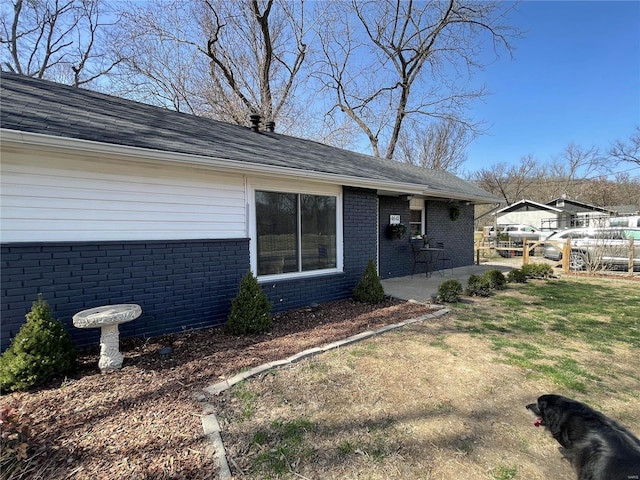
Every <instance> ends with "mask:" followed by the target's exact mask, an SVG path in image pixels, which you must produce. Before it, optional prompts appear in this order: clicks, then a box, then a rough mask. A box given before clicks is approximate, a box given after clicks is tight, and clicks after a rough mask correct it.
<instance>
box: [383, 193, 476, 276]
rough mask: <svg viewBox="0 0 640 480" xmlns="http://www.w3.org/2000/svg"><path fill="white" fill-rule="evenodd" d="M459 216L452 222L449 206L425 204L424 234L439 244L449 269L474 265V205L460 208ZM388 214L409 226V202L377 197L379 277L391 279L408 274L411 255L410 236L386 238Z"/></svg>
mask: <svg viewBox="0 0 640 480" xmlns="http://www.w3.org/2000/svg"><path fill="white" fill-rule="evenodd" d="M455 205H457V206H458V208H459V209H460V217H459V218H458V220H456V221H453V220H451V217H450V214H449V212H450V209H451V206H452V204H450V203H447V202H440V201H426V203H425V209H426V232H427V236H429V237H430V238H431V239H432V240H433V242H434V243H435V242H442V243H444V247H445V255H446V257H447V258H450V259H451V264H452V267H460V266H463V265H471V264H472V263H473V206H471V205H460V204H459V203H458V202H456V203H455ZM390 215H400V222H401V223H404V224H405V225H406V226H407V227H408V226H409V219H410V213H409V202H407V201H406V200H401V199H400V198H399V197H383V196H381V197H380V223H379V232H378V234H379V237H380V277H381V278H393V277H402V276H406V275H411V271H412V269H413V254H412V252H411V246H410V245H409V235H410V233H411V232H409V231H407V236H406V238H404V239H402V240H390V239H389V238H387V235H386V228H387V225H389V216H390Z"/></svg>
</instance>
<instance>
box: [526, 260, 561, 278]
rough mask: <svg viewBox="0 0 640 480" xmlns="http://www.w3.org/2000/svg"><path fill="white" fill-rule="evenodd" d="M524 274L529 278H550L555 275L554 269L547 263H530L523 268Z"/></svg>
mask: <svg viewBox="0 0 640 480" xmlns="http://www.w3.org/2000/svg"><path fill="white" fill-rule="evenodd" d="M522 272H523V273H524V274H525V275H526V276H527V278H549V277H551V276H552V275H553V268H551V265H549V264H547V263H529V264H527V265H523V266H522Z"/></svg>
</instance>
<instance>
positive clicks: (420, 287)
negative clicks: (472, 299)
mask: <svg viewBox="0 0 640 480" xmlns="http://www.w3.org/2000/svg"><path fill="white" fill-rule="evenodd" d="M521 266H522V258H513V259H500V260H496V261H495V263H493V262H491V263H481V264H480V265H467V266H464V267H457V268H454V269H446V270H444V271H443V272H442V273H443V274H442V275H441V274H440V273H439V272H434V273H433V274H432V275H431V276H429V277H426V276H425V274H424V273H420V274H415V275H410V276H407V277H398V278H389V279H386V280H382V286H383V288H384V293H385V294H387V295H391V296H392V297H395V298H399V299H402V300H415V301H417V302H423V303H429V302H430V301H431V295H436V294H437V293H438V287H439V286H440V284H441V283H442V282H444V281H445V280H450V279H452V278H454V279H457V280H458V281H459V282H460V283H461V284H462V286H463V287H464V288H466V287H467V280H468V279H469V276H470V275H472V274H476V275H482V273H484V272H485V271H486V270H491V269H498V270H500V271H501V272H503V273H504V274H505V275H506V274H507V273H508V272H509V271H511V270H513V269H514V268H519V267H521Z"/></svg>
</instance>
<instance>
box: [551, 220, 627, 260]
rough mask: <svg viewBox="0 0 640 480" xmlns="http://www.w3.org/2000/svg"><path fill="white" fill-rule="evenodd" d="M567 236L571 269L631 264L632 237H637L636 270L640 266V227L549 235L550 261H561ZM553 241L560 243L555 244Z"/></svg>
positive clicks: (610, 228)
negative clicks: (563, 244)
mask: <svg viewBox="0 0 640 480" xmlns="http://www.w3.org/2000/svg"><path fill="white" fill-rule="evenodd" d="M567 238H570V239H571V254H570V257H569V268H570V269H571V270H584V269H586V268H591V269H593V268H611V267H626V266H627V265H628V264H629V239H630V238H633V239H634V247H633V265H634V269H636V268H638V269H640V228H624V227H602V228H570V229H568V230H561V231H557V232H554V233H552V234H551V235H549V236H548V237H547V239H546V241H545V245H544V249H543V252H542V256H543V257H544V258H548V259H550V260H561V259H562V250H561V249H562V245H561V244H562V243H564V242H566V239H567ZM552 242H560V243H559V244H557V245H554V244H552Z"/></svg>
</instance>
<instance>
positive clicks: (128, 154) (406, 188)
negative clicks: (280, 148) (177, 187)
mask: <svg viewBox="0 0 640 480" xmlns="http://www.w3.org/2000/svg"><path fill="white" fill-rule="evenodd" d="M0 135H1V138H2V146H3V148H5V147H11V145H12V144H13V145H21V146H28V147H29V148H33V149H51V148H55V149H60V150H67V151H74V152H82V154H83V155H95V156H104V155H106V154H108V155H110V156H119V157H125V158H135V159H136V161H139V162H146V163H157V162H163V163H174V164H188V165H197V166H201V167H207V168H218V169H222V170H224V171H227V172H232V173H242V174H247V173H251V174H256V173H257V174H261V175H267V176H277V177H283V176H286V177H290V178H296V179H305V180H310V181H319V182H324V183H332V184H340V185H345V186H349V187H357V188H367V189H373V190H376V191H385V192H396V193H397V194H409V195H425V196H428V197H443V198H447V199H454V200H460V201H468V202H472V203H495V200H494V199H493V198H492V197H491V196H490V195H489V196H484V195H473V194H468V195H465V194H461V193H460V192H453V191H446V190H436V189H425V188H424V187H425V186H424V185H420V184H413V183H405V182H394V181H381V180H378V179H372V178H366V177H356V176H349V175H338V174H333V173H325V172H318V171H314V170H301V169H296V168H288V167H280V166H273V165H263V164H259V163H254V162H245V161H237V160H230V159H225V158H219V157H211V156H201V155H193V154H187V153H180V152H172V151H165V150H154V149H146V148H140V147H133V146H128V145H117V144H113V143H103V142H96V141H91V140H82V139H77V138H69V137H61V136H55V135H45V134H41V133H31V132H23V131H20V130H11V129H4V128H3V129H1V134H0ZM496 198H497V197H496Z"/></svg>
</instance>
